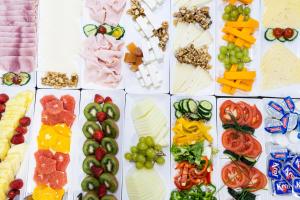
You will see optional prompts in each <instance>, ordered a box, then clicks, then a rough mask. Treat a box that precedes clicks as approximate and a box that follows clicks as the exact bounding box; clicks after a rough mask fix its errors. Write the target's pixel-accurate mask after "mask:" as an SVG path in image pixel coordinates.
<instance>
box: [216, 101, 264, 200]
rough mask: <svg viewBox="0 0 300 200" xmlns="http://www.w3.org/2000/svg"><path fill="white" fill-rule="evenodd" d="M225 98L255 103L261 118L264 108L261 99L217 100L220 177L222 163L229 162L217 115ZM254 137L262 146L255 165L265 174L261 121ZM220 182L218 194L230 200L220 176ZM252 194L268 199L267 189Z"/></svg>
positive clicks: (259, 199) (260, 198)
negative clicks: (225, 153)
mask: <svg viewBox="0 0 300 200" xmlns="http://www.w3.org/2000/svg"><path fill="white" fill-rule="evenodd" d="M226 100H231V101H233V102H235V103H236V102H238V101H244V102H246V103H248V104H250V105H254V104H255V105H256V106H257V108H258V109H259V110H260V112H261V113H262V116H263V119H264V114H263V113H264V112H263V111H264V110H263V102H262V100H261V99H254V98H253V99H250V98H235V99H232V98H220V99H218V100H217V114H218V119H217V129H218V149H219V156H218V157H219V169H218V177H222V176H221V171H222V168H223V166H224V165H226V164H228V163H230V159H228V158H227V157H226V156H225V155H224V154H223V151H224V150H225V148H224V147H223V145H222V134H223V132H224V131H225V130H224V129H223V127H222V121H221V119H220V117H219V115H220V107H221V105H222V104H223V102H224V101H226ZM254 137H255V139H257V140H258V141H259V142H260V144H261V146H262V153H261V155H260V156H259V159H258V162H257V164H255V167H256V168H257V169H259V170H260V171H261V172H262V173H264V174H266V172H267V168H266V158H267V155H266V147H265V134H264V125H263V123H262V124H261V126H260V127H259V128H258V129H256V130H255V133H254ZM219 181H220V184H219V186H220V187H219V196H220V197H222V200H231V199H232V197H231V196H230V195H229V193H228V192H227V186H226V185H225V186H224V183H223V181H222V178H220V179H219ZM254 194H256V195H257V198H256V199H258V200H265V199H268V191H267V190H263V189H262V190H259V191H257V192H255V193H254Z"/></svg>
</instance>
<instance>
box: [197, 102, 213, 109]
mask: <svg viewBox="0 0 300 200" xmlns="http://www.w3.org/2000/svg"><path fill="white" fill-rule="evenodd" d="M199 107H200V108H202V109H204V110H207V111H212V109H213V106H212V104H211V103H210V102H209V101H206V100H204V101H200V103H199Z"/></svg>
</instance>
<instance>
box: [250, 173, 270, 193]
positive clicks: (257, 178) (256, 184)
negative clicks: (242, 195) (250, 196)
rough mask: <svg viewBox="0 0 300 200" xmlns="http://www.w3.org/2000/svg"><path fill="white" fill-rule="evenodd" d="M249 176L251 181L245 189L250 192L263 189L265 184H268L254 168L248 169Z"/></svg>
mask: <svg viewBox="0 0 300 200" xmlns="http://www.w3.org/2000/svg"><path fill="white" fill-rule="evenodd" d="M249 176H250V179H251V180H250V182H249V184H248V186H247V188H248V189H249V190H250V191H251V192H255V191H257V190H260V189H263V188H265V187H266V185H267V182H268V181H267V178H266V176H265V175H264V174H263V173H262V172H261V171H259V170H258V169H256V168H255V167H252V168H251V169H250V172H249Z"/></svg>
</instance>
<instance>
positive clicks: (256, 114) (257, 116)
mask: <svg viewBox="0 0 300 200" xmlns="http://www.w3.org/2000/svg"><path fill="white" fill-rule="evenodd" d="M252 111H253V117H252V122H251V123H250V126H251V127H252V128H255V129H256V128H258V127H260V125H261V124H262V115H261V112H260V110H258V108H257V107H256V105H254V106H252Z"/></svg>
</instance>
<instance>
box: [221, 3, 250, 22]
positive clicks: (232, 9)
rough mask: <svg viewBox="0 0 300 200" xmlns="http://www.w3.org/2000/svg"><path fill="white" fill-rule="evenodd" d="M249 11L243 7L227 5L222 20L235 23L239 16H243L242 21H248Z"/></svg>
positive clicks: (246, 7)
mask: <svg viewBox="0 0 300 200" xmlns="http://www.w3.org/2000/svg"><path fill="white" fill-rule="evenodd" d="M250 13H251V9H250V8H249V7H248V6H244V5H239V6H235V5H227V6H225V8H224V14H223V20H225V21H237V19H238V17H239V16H240V15H243V16H244V21H248V20H249V19H250Z"/></svg>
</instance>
